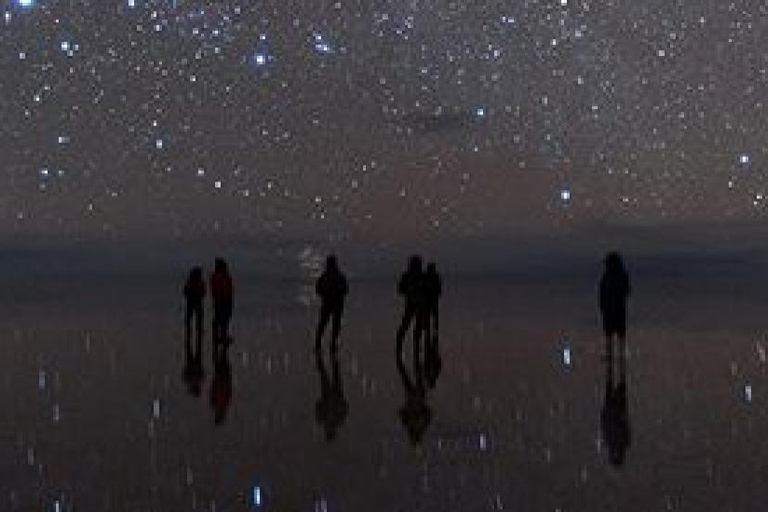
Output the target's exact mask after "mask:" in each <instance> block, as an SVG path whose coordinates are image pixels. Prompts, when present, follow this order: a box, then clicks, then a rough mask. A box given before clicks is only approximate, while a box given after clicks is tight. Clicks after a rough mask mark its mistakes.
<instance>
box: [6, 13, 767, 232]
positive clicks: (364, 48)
mask: <svg viewBox="0 0 768 512" xmlns="http://www.w3.org/2000/svg"><path fill="white" fill-rule="evenodd" d="M766 11H768V7H766V5H765V4H764V3H763V2H758V1H750V0H742V1H739V2H731V3H729V2H727V1H720V0H696V1H693V0H673V1H671V0H639V1H638V0H600V1H595V0H586V1H584V0H519V1H509V0H504V1H501V0H487V1H483V2H467V1H461V2H460V1H455V0H430V1H425V0H409V1H406V0H377V1H371V0H340V1H328V0H318V1H312V2H307V1H304V0H301V1H299V0H258V1H256V0H253V1H244V0H229V1H210V0H209V1H188V0H120V1H113V0H98V1H96V0H93V1H87V0H66V1H57V0H5V3H4V4H2V8H0V70H2V71H1V72H0V120H1V121H0V180H2V186H1V187H0V233H9V232H11V233H17V232H22V233H42V234H62V233H64V234H70V233H72V234H76V233H82V234H90V235H94V236H111V235H115V236H122V235H131V234H145V233H156V234H160V235H174V236H187V235H189V236H197V235H203V236H205V235H206V234H210V233H273V234H283V235H288V236H301V235H303V234H315V235H320V236H324V237H339V238H350V239H355V238H363V237H367V236H378V237H398V236H405V235H417V236H424V235H434V236H464V235H483V234H498V233H510V232H517V231H520V230H534V231H537V230H538V231H547V230H551V229H553V228H554V227H558V226H570V225H578V224H589V223H602V222H611V223H619V224H620V223H635V224H636V223H640V224H645V225H656V224H660V223H675V222H687V221H696V222H705V223H706V222H710V221H722V220H729V219H732V220H735V221H738V220H744V219H750V220H754V219H755V218H761V217H762V216H763V215H764V210H765V206H766V202H767V201H768V197H766V194H768V185H767V184H766V179H765V178H764V175H765V172H764V167H765V165H766V164H768V144H767V143H766V123H767V121H766V119H767V117H766V112H765V108H766V107H765V102H766V101H768V96H767V95H766V93H767V92H768V83H767V81H768V12H766Z"/></svg>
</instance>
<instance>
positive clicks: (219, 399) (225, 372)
mask: <svg viewBox="0 0 768 512" xmlns="http://www.w3.org/2000/svg"><path fill="white" fill-rule="evenodd" d="M213 357H214V360H213V381H212V382H211V390H210V393H211V394H210V404H211V409H212V410H213V421H214V423H215V424H216V425H221V424H222V423H224V420H226V419H227V412H228V411H229V404H230V403H231V402H232V366H231V365H230V364H229V351H228V349H227V347H226V346H222V347H221V348H220V349H218V350H215V351H214V356H213Z"/></svg>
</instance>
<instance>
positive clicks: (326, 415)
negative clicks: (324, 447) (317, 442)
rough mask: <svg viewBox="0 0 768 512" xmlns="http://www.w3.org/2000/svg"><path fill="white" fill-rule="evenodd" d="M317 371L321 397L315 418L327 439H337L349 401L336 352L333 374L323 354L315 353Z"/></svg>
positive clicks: (332, 363) (347, 410)
mask: <svg viewBox="0 0 768 512" xmlns="http://www.w3.org/2000/svg"><path fill="white" fill-rule="evenodd" d="M315 359H316V362H317V372H318V374H319V375H320V398H318V399H317V403H316V404H315V419H316V420H317V423H318V424H319V425H320V426H322V427H323V428H324V429H325V440H326V441H328V442H331V441H333V440H334V439H336V433H337V431H338V429H339V427H341V426H342V425H343V424H344V421H345V420H346V419H347V414H348V413H349V402H347V399H346V397H345V396H344V385H343V383H342V380H341V372H340V371H339V360H338V358H337V357H336V353H335V352H331V375H330V376H329V375H328V369H327V368H326V367H325V362H324V361H323V355H322V353H320V352H317V353H316V354H315Z"/></svg>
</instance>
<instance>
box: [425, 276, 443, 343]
mask: <svg viewBox="0 0 768 512" xmlns="http://www.w3.org/2000/svg"><path fill="white" fill-rule="evenodd" d="M442 293H443V281H442V279H440V274H438V273H437V265H435V263H434V262H430V263H428V264H427V271H426V273H425V274H424V294H425V306H426V308H427V311H426V315H425V321H426V323H427V325H426V332H427V344H428V345H429V344H430V343H431V342H432V341H433V338H437V337H438V335H439V331H440V296H441V295H442Z"/></svg>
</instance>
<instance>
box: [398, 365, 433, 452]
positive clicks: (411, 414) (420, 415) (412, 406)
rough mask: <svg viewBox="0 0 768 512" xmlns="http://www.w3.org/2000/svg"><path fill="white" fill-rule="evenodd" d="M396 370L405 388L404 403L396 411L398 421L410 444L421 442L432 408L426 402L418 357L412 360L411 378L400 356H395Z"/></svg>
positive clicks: (430, 418) (425, 392)
mask: <svg viewBox="0 0 768 512" xmlns="http://www.w3.org/2000/svg"><path fill="white" fill-rule="evenodd" d="M397 371H398V373H399V374H400V379H401V380H402V382H403V388H404V389H405V403H404V404H403V405H402V407H400V409H399V410H398V411H397V415H398V416H399V417H400V421H401V422H402V424H403V426H404V427H405V430H406V432H408V438H409V439H410V441H411V444H413V445H417V444H421V441H422V440H423V438H424V433H425V432H426V430H427V427H429V424H430V422H431V421H432V409H430V407H429V404H427V389H426V387H425V385H424V372H423V370H422V367H421V363H420V362H419V360H418V359H414V361H413V379H411V377H410V376H409V375H408V372H407V371H406V369H405V365H404V364H403V361H402V359H401V358H399V357H398V358H397Z"/></svg>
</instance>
